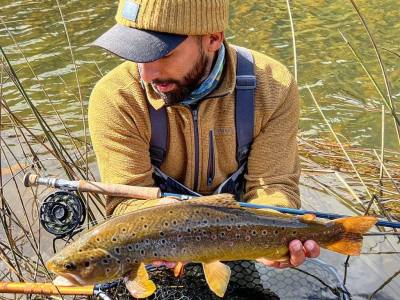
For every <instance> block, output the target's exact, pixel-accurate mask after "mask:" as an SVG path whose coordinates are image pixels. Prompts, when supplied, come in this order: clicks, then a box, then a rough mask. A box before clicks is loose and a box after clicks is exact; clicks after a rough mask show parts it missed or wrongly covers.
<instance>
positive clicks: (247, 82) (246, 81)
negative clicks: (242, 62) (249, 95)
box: [236, 75, 256, 90]
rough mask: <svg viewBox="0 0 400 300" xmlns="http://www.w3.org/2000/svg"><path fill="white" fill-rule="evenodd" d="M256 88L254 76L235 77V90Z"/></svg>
mask: <svg viewBox="0 0 400 300" xmlns="http://www.w3.org/2000/svg"><path fill="white" fill-rule="evenodd" d="M255 88H256V76H254V75H237V76H236V89H238V90H253V89H255Z"/></svg>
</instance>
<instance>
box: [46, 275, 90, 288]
mask: <svg viewBox="0 0 400 300" xmlns="http://www.w3.org/2000/svg"><path fill="white" fill-rule="evenodd" d="M57 275H58V276H57V277H56V278H55V279H54V280H53V284H55V285H64V286H71V285H85V284H87V283H86V282H84V281H83V280H82V279H81V278H80V277H79V276H77V275H75V274H71V273H62V274H57Z"/></svg>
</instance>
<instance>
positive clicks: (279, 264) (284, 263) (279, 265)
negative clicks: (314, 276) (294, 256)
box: [256, 258, 291, 269]
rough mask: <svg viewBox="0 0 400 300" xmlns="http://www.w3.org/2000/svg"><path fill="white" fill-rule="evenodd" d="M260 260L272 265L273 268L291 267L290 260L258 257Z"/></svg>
mask: <svg viewBox="0 0 400 300" xmlns="http://www.w3.org/2000/svg"><path fill="white" fill-rule="evenodd" d="M256 260H257V261H258V262H260V263H263V264H264V265H266V266H268V267H271V268H277V269H284V268H287V267H291V265H290V263H289V261H288V260H287V261H273V260H269V259H265V258H258V259H256Z"/></svg>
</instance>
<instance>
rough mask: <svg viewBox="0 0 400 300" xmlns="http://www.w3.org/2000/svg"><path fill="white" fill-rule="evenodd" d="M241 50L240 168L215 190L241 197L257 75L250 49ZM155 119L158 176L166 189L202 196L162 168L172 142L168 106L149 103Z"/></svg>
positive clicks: (152, 144) (154, 161)
mask: <svg viewBox="0 0 400 300" xmlns="http://www.w3.org/2000/svg"><path fill="white" fill-rule="evenodd" d="M235 49H236V52H237V67H236V87H235V127H236V160H237V163H238V166H239V168H238V170H236V171H235V172H234V173H233V174H231V175H230V176H229V177H228V178H227V179H226V180H225V181H224V182H222V183H221V184H220V186H219V187H218V188H217V189H216V190H215V191H214V194H219V193H231V194H234V195H236V196H237V197H240V194H241V193H242V192H243V189H244V174H245V172H246V170H247V158H248V155H249V152H250V147H251V144H252V142H253V128H254V106H255V103H254V101H255V88H256V76H255V71H254V60H253V56H252V55H251V53H250V52H249V50H247V49H245V48H242V47H238V46H235ZM148 109H149V114H150V122H151V140H150V158H151V163H152V165H153V167H154V174H153V177H154V180H155V183H156V185H157V186H158V187H159V188H160V189H161V190H162V191H163V192H164V193H176V194H186V195H192V196H201V194H199V193H198V192H196V191H193V190H191V189H189V188H187V187H186V186H184V185H183V184H181V183H180V182H178V181H177V180H175V179H173V178H171V177H170V176H168V175H167V174H165V173H163V172H162V171H161V170H160V167H161V164H162V163H163V161H164V159H165V156H166V153H167V150H168V149H167V145H168V116H167V110H166V108H165V107H162V108H161V109H159V110H156V109H154V108H153V107H152V106H151V105H150V104H148Z"/></svg>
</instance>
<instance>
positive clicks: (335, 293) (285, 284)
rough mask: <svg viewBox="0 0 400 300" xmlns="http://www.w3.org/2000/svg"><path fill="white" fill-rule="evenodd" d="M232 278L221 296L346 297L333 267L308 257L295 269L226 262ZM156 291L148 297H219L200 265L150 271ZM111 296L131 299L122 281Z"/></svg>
mask: <svg viewBox="0 0 400 300" xmlns="http://www.w3.org/2000/svg"><path fill="white" fill-rule="evenodd" d="M227 265H229V266H230V268H231V270H232V274H231V280H230V282H229V285H228V289H227V291H226V293H225V296H224V298H223V299H232V300H244V299H259V300H264V299H273V300H275V299H348V297H347V296H348V295H346V293H345V289H344V287H343V286H342V285H341V282H340V281H339V278H338V276H337V273H336V271H335V269H334V268H333V267H331V266H329V265H327V264H325V263H323V262H321V261H319V260H307V261H306V262H305V263H304V264H303V265H302V266H301V267H299V268H298V269H290V268H289V269H273V268H268V267H266V266H265V265H263V264H261V263H258V262H249V261H235V262H228V263H227ZM150 276H151V278H152V280H153V281H154V282H155V283H156V285H157V291H156V292H155V294H154V295H152V296H151V297H150V298H149V299H152V300H156V299H170V300H176V299H177V300H188V299H195V300H197V299H202V300H204V299H211V300H213V299H221V298H219V297H217V296H216V295H215V294H214V293H213V292H211V290H210V289H209V287H208V286H207V283H206V281H205V278H204V274H203V270H202V266H201V265H199V264H188V265H186V266H185V271H184V274H183V276H182V277H180V278H175V277H174V276H173V274H172V272H171V270H167V269H164V268H157V269H153V270H151V271H150ZM107 294H108V295H110V297H111V298H112V299H126V300H127V299H134V298H132V297H131V296H130V295H129V292H127V290H126V289H125V287H124V285H123V284H120V285H118V286H117V287H116V288H113V289H111V290H108V291H107Z"/></svg>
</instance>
